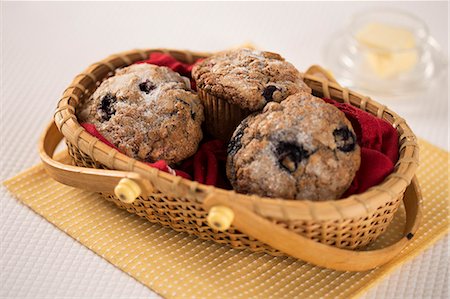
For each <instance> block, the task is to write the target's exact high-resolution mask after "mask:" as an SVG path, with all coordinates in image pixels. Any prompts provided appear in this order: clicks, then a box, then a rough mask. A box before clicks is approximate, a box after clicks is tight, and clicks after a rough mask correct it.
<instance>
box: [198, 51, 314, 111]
mask: <svg viewBox="0 0 450 299" xmlns="http://www.w3.org/2000/svg"><path fill="white" fill-rule="evenodd" d="M192 75H193V78H194V79H195V81H196V83H197V86H198V88H200V89H203V90H204V91H206V92H208V93H210V94H211V95H213V96H216V97H219V98H222V99H225V100H227V101H228V102H229V103H231V104H235V105H238V106H239V107H240V108H242V109H248V110H250V111H257V110H261V109H262V108H263V107H264V105H266V104H267V103H268V102H272V101H274V102H281V101H282V100H284V99H286V98H287V97H288V96H290V95H292V94H295V93H297V92H300V91H304V92H311V89H310V88H309V87H308V86H307V85H306V84H305V83H304V82H303V78H302V75H301V74H300V72H299V71H298V70H297V69H296V68H295V67H294V66H293V65H292V64H291V63H289V62H287V61H285V60H284V58H282V57H281V56H280V55H278V54H275V53H271V52H263V51H256V50H249V49H238V50H231V51H225V52H221V53H218V54H216V55H213V56H211V57H209V58H207V59H205V60H203V61H201V62H200V63H198V64H197V65H195V66H194V69H193V71H192Z"/></svg>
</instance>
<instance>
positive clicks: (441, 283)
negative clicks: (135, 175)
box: [0, 2, 449, 298]
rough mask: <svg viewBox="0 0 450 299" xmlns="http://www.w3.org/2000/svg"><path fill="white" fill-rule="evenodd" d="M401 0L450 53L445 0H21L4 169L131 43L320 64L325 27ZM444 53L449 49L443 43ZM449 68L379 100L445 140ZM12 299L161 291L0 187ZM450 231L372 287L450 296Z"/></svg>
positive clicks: (12, 38)
mask: <svg viewBox="0 0 450 299" xmlns="http://www.w3.org/2000/svg"><path fill="white" fill-rule="evenodd" d="M374 7H396V8H400V9H403V10H406V11H409V12H411V13H413V14H415V15H417V16H419V17H421V18H422V19H423V20H424V21H425V22H426V23H427V24H428V26H429V28H430V32H431V34H432V35H433V36H434V37H435V38H436V40H437V41H438V42H439V43H440V44H441V46H442V47H443V49H444V51H445V53H448V4H447V3H446V2H440V3H420V2H414V3H407V2H397V3H389V2H384V3H379V4H377V3H370V2H364V3H351V2H346V3H338V2H333V3H324V2H320V3H305V2H304V3H293V2H290V3H259V2H251V3H205V2H203V3H187V2H183V3H165V4H164V3H114V2H102V3H13V2H8V3H7V2H2V16H1V24H2V27H1V34H2V35H1V49H2V53H1V54H2V56H1V58H2V64H1V78H2V86H1V106H0V107H1V140H0V143H1V153H0V156H1V162H2V165H1V179H2V181H3V180H4V179H6V178H8V177H11V176H13V175H15V174H17V173H18V172H20V171H21V170H25V169H26V168H28V167H30V166H32V165H34V164H36V163H37V162H38V161H39V159H38V155H37V149H36V144H37V140H38V136H39V135H40V133H41V131H42V130H43V128H44V126H45V125H46V124H47V122H48V121H49V120H50V119H51V117H52V114H53V110H54V108H55V105H56V103H57V101H58V98H59V96H60V95H61V93H62V91H63V90H64V89H65V87H66V86H68V84H69V83H70V81H71V79H72V78H73V77H74V76H75V75H76V74H78V73H79V72H81V71H82V70H83V69H84V68H85V67H87V66H88V65H89V64H91V63H93V62H95V61H98V60H100V59H102V58H104V57H106V56H108V55H109V54H112V53H116V52H119V51H123V50H128V49H133V48H150V47H167V48H181V49H183V48H184V49H191V50H201V51H215V50H221V49H224V48H227V47H230V46H234V45H239V44H242V43H244V42H252V43H254V44H255V45H256V46H257V47H259V48H261V49H267V50H271V51H275V52H279V53H281V54H282V55H283V56H285V58H286V59H287V60H289V61H291V62H293V63H294V64H295V65H296V66H297V67H298V68H299V69H303V70H304V69H306V68H307V67H308V66H309V65H310V64H314V63H319V64H320V63H322V62H323V56H322V50H323V47H324V46H325V44H326V41H327V38H328V37H330V35H331V33H332V32H334V31H335V30H338V29H340V28H342V27H343V26H344V24H345V22H346V21H347V20H348V18H349V17H350V16H351V15H352V14H354V13H355V12H359V11H362V10H365V9H370V8H374ZM447 56H448V54H447ZM447 80H448V77H445V78H443V79H442V80H441V81H439V82H437V84H436V85H435V86H434V87H433V88H432V89H431V90H429V91H428V92H426V93H423V94H420V95H415V96H409V97H407V98H402V99H380V98H376V100H378V101H380V102H383V103H385V104H387V105H388V106H389V107H390V108H392V109H393V110H394V111H396V112H397V113H399V114H400V115H402V116H403V117H404V118H405V119H407V120H408V123H409V124H410V125H411V127H412V128H413V130H414V131H415V132H416V134H417V135H418V136H420V137H422V138H424V139H426V140H428V141H430V142H432V143H433V144H435V145H438V146H440V147H442V148H447V149H448V81H447ZM0 196H1V201H0V202H1V217H0V227H1V247H0V248H1V265H0V266H1V270H0V272H1V274H0V275H1V277H0V287H1V291H0V297H2V298H4V297H6V298H157V297H158V296H157V295H156V294H154V293H153V292H152V291H151V290H149V289H148V288H146V287H145V286H143V285H142V284H140V283H138V282H137V281H135V280H134V279H133V278H131V277H130V276H128V275H126V274H124V273H123V272H121V271H120V270H118V269H116V268H115V267H114V266H112V265H111V264H109V263H108V262H106V261H105V260H103V259H102V258H100V257H99V256H97V255H95V254H94V253H93V252H91V251H90V250H88V249H86V248H85V247H83V246H82V245H80V244H79V243H77V242H76V241H74V240H73V239H71V238H70V237H69V236H67V235H65V234H64V233H63V232H61V231H59V230H58V229H57V228H55V227H54V226H53V225H51V224H50V223H48V222H47V221H45V220H44V219H43V218H41V217H40V216H38V215H36V214H35V213H34V212H32V211H31V210H30V209H28V208H26V207H25V206H23V205H22V204H20V203H19V202H17V201H16V200H15V199H14V198H13V197H12V196H11V195H10V194H8V193H7V192H6V190H5V188H3V187H2V189H1V195H0ZM448 242H449V238H448V236H447V237H446V238H444V239H443V240H440V241H439V242H437V243H436V244H435V245H434V246H432V247H431V248H430V249H428V250H427V251H426V252H424V253H423V254H421V255H420V256H418V257H417V258H415V259H414V260H413V261H411V262H408V263H406V264H404V265H403V266H401V267H400V268H399V269H397V270H396V271H395V272H393V273H392V274H391V275H389V277H387V278H385V279H384V280H383V281H382V282H380V283H379V284H378V285H377V286H375V287H374V288H372V289H371V290H370V291H369V292H368V293H367V294H366V295H365V298H413V297H414V298H449V294H448V280H449V276H448V272H449V271H448V269H449V259H448Z"/></svg>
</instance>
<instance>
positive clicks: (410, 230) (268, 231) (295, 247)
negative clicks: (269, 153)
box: [204, 177, 421, 271]
mask: <svg viewBox="0 0 450 299" xmlns="http://www.w3.org/2000/svg"><path fill="white" fill-rule="evenodd" d="M417 184H418V183H417V179H416V178H415V177H414V179H413V181H412V183H411V184H410V185H409V186H408V188H407V189H406V191H405V196H404V198H403V202H404V205H405V210H406V225H405V231H404V236H403V237H402V238H401V239H400V240H398V241H397V242H396V243H394V244H392V245H390V246H388V247H385V248H383V249H377V250H371V251H355V250H348V249H340V248H337V247H334V246H330V245H325V244H323V243H319V242H316V241H313V240H311V239H308V238H306V237H304V236H302V235H300V234H297V233H295V232H292V231H290V230H287V229H284V228H283V227H281V226H279V225H276V224H274V223H272V222H270V221H269V220H267V219H265V218H264V217H261V216H259V215H257V214H256V213H254V212H253V211H251V210H249V209H248V208H246V207H244V206H242V205H240V204H239V203H235V202H233V201H230V200H227V198H222V197H221V196H217V194H214V193H211V194H210V196H208V197H207V198H205V200H204V207H205V209H206V210H207V211H209V212H211V210H212V209H214V208H216V211H219V210H218V209H221V210H225V211H228V216H226V215H224V216H225V217H224V218H225V219H231V221H230V222H231V223H232V225H233V226H234V227H235V228H236V229H238V230H239V231H241V232H243V233H245V234H247V235H249V236H252V237H254V238H255V239H257V240H259V241H261V242H263V243H266V244H268V245H270V246H272V247H273V248H275V249H278V250H280V251H281V252H284V253H286V254H289V255H290V256H293V257H296V258H298V259H301V260H303V261H306V262H309V263H312V264H314V265H317V266H321V267H324V268H330V269H334V270H339V271H366V270H370V269H373V268H375V267H378V266H381V265H383V264H385V263H387V262H389V261H390V260H391V259H393V258H394V257H395V256H396V255H398V254H399V253H400V251H401V250H402V249H403V248H404V247H405V246H406V245H408V243H409V241H410V240H411V239H412V238H413V237H414V234H415V233H416V231H417V229H418V227H419V221H420V215H421V212H420V204H419V201H420V198H421V195H420V190H419V188H418V185H417ZM230 211H231V216H229V214H230Z"/></svg>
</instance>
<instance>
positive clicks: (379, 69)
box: [356, 23, 418, 78]
mask: <svg viewBox="0 0 450 299" xmlns="http://www.w3.org/2000/svg"><path fill="white" fill-rule="evenodd" d="M356 40H357V41H358V42H359V43H360V44H361V45H363V46H365V47H366V48H367V49H366V53H365V60H366V61H365V62H366V64H367V65H368V67H369V69H370V70H371V71H373V72H374V73H375V74H376V75H377V76H379V77H380V78H388V77H393V76H396V75H399V74H401V73H404V72H408V71H410V70H411V69H412V68H413V67H414V66H415V65H416V64H417V60H418V54H417V50H416V38H415V36H414V34H413V33H412V32H411V31H409V30H407V29H405V28H402V27H396V26H391V25H387V24H381V23H369V24H367V25H366V26H364V27H363V28H362V29H361V30H359V31H358V33H357V34H356Z"/></svg>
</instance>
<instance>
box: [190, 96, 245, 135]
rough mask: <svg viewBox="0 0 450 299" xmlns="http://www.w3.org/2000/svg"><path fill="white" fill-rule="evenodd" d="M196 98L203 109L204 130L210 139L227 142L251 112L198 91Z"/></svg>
mask: <svg viewBox="0 0 450 299" xmlns="http://www.w3.org/2000/svg"><path fill="white" fill-rule="evenodd" d="M198 96H199V98H200V100H201V101H202V103H203V106H204V108H205V130H206V131H207V133H208V134H210V135H211V136H212V137H214V138H217V139H220V140H223V141H225V142H228V141H229V140H230V138H231V136H232V135H233V132H234V130H235V129H236V128H237V126H238V125H239V124H240V122H241V121H242V120H243V119H244V118H246V117H247V116H248V115H249V114H251V111H249V110H247V109H242V108H240V107H239V106H237V105H233V104H230V103H228V101H227V100H225V99H222V98H219V97H216V96H213V95H211V94H210V93H208V92H207V91H204V90H202V89H200V88H199V89H198Z"/></svg>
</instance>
